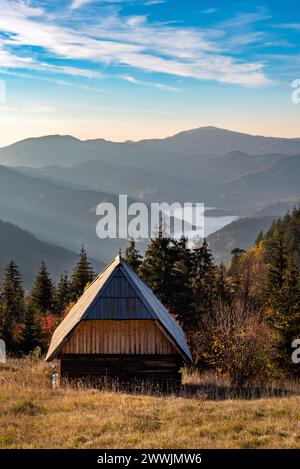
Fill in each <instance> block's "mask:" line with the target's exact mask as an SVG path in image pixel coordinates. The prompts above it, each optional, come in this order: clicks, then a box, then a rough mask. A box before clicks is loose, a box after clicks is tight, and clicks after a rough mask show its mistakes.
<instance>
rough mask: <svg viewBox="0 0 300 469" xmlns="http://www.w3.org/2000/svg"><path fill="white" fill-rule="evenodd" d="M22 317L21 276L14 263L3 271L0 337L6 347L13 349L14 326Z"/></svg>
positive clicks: (22, 295) (22, 293)
mask: <svg viewBox="0 0 300 469" xmlns="http://www.w3.org/2000/svg"><path fill="white" fill-rule="evenodd" d="M23 315H24V292H23V289H22V279H21V274H20V273H19V271H18V267H17V265H16V264H15V262H14V261H11V262H10V263H9V264H8V265H7V266H6V268H5V269H4V282H3V289H2V293H1V302H0V336H1V338H2V339H4V340H5V342H6V344H7V347H8V348H9V349H11V350H12V349H13V348H14V346H15V344H14V337H13V336H14V326H15V324H17V323H20V322H21V321H22V319H23Z"/></svg>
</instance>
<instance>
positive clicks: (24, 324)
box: [0, 247, 95, 354]
mask: <svg viewBox="0 0 300 469" xmlns="http://www.w3.org/2000/svg"><path fill="white" fill-rule="evenodd" d="M94 277H95V273H94V272H93V269H92V266H91V264H90V262H89V261H88V258H87V254H86V251H85V249H84V247H82V249H81V252H80V255H79V260H78V263H77V264H76V266H75V268H74V271H73V274H72V276H71V278H69V277H68V274H67V272H64V274H62V275H61V277H60V281H59V283H58V285H57V286H56V285H55V284H54V283H53V281H52V279H51V276H50V274H49V272H48V269H47V266H46V264H45V263H44V262H42V263H41V266H40V269H39V271H38V274H37V276H36V279H35V282H34V285H33V288H32V290H31V292H30V293H28V292H24V290H23V288H22V277H21V274H20V272H19V269H18V266H17V265H16V263H15V262H14V261H13V260H12V261H10V263H9V264H8V265H7V266H6V267H5V268H4V275H3V282H2V283H3V284H2V289H1V291H0V337H1V338H2V339H4V340H5V342H6V345H7V349H8V350H9V351H10V352H12V353H17V354H20V353H24V354H27V353H29V352H32V351H34V350H40V351H41V352H44V351H45V350H46V349H47V346H48V344H49V339H50V337H51V335H52V333H53V331H54V329H55V328H56V327H57V325H58V324H59V322H60V321H61V319H62V317H63V316H64V315H65V314H66V313H67V311H68V310H69V309H70V308H71V307H72V305H73V304H74V303H75V302H76V301H77V299H78V298H79V297H80V296H81V295H82V293H83V291H84V289H85V287H86V286H87V285H88V284H89V283H91V282H92V281H93V279H94Z"/></svg>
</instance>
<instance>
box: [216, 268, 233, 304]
mask: <svg viewBox="0 0 300 469" xmlns="http://www.w3.org/2000/svg"><path fill="white" fill-rule="evenodd" d="M226 274H227V271H226V265H225V264H224V263H223V262H222V263H221V264H220V265H219V267H216V269H215V292H214V294H215V300H216V301H217V302H220V303H223V304H224V305H230V304H231V301H232V298H231V291H230V288H229V285H228V282H227V277H226Z"/></svg>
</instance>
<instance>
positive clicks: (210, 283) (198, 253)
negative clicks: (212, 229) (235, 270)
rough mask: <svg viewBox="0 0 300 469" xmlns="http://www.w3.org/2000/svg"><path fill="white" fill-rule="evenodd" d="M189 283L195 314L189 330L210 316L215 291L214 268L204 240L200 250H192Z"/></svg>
mask: <svg viewBox="0 0 300 469" xmlns="http://www.w3.org/2000/svg"><path fill="white" fill-rule="evenodd" d="M192 259H193V265H192V272H191V281H192V288H193V295H194V308H195V313H194V316H193V318H192V321H191V324H190V327H191V329H194V328H197V327H198V326H199V324H200V321H201V320H202V317H204V315H205V314H210V313H211V311H212V307H213V300H214V291H215V266H214V262H213V257H212V254H211V251H210V249H209V248H208V244H207V242H206V240H204V241H203V244H202V246H201V247H200V248H198V247H197V248H194V250H193V258H192Z"/></svg>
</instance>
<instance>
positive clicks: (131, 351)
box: [46, 255, 192, 383]
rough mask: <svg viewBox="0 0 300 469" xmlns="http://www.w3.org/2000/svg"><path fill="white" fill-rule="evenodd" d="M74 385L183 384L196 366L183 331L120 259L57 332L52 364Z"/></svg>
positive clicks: (50, 348)
mask: <svg viewBox="0 0 300 469" xmlns="http://www.w3.org/2000/svg"><path fill="white" fill-rule="evenodd" d="M54 358H58V359H59V360H60V374H61V376H62V377H63V378H68V379H72V380H73V379H82V378H89V379H93V380H94V379H101V378H103V377H111V378H117V379H118V380H120V381H122V382H123V381H128V380H133V379H134V380H136V379H139V380H143V381H148V380H149V381H150V380H151V382H160V383H165V382H167V381H175V382H176V383H179V382H180V380H181V374H180V368H181V367H182V366H183V365H184V364H189V363H191V361H192V357H191V353H190V351H189V348H188V346H187V344H186V341H185V337H184V334H183V331H182V329H181V327H180V326H179V325H178V324H177V322H176V321H175V320H174V319H173V317H172V316H171V315H170V314H169V312H168V311H167V309H166V308H165V307H164V306H163V305H162V304H161V302H160V301H159V300H158V299H157V298H156V296H155V295H154V293H153V292H152V291H151V290H150V288H149V287H148V285H146V283H145V282H144V281H143V280H142V279H141V278H140V277H139V276H138V275H137V273H136V272H135V271H134V270H133V269H131V267H130V266H129V265H128V264H127V263H126V262H125V260H124V259H123V258H122V257H121V256H120V255H118V256H117V257H116V258H115V259H114V260H113V261H112V262H111V263H110V264H109V265H108V266H107V267H106V268H105V269H104V270H103V271H102V272H101V273H100V275H99V276H98V277H97V278H96V279H95V280H94V282H93V283H92V284H91V285H90V286H89V287H88V288H87V289H86V290H85V292H84V293H83V295H82V296H81V298H80V299H79V300H78V302H77V303H76V304H75V306H73V308H72V309H71V311H70V312H69V313H68V315H67V316H66V317H65V318H64V320H63V321H62V322H61V324H60V325H59V326H58V327H57V329H56V330H55V332H54V334H53V337H52V340H51V343H50V347H49V350H48V353H47V357H46V361H48V362H49V361H51V360H53V359H54Z"/></svg>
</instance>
